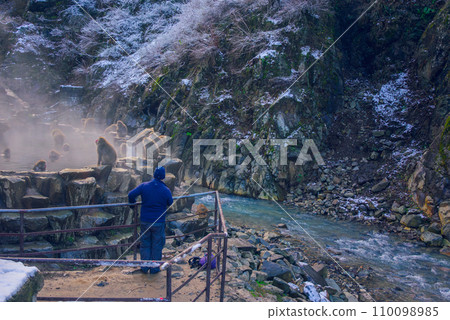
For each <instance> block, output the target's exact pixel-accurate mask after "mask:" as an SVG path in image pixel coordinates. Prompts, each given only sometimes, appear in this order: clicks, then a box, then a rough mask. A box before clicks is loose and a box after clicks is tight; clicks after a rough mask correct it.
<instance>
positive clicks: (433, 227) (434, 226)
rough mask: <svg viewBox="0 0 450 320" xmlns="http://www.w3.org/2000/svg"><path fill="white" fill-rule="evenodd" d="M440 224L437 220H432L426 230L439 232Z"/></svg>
mask: <svg viewBox="0 0 450 320" xmlns="http://www.w3.org/2000/svg"><path fill="white" fill-rule="evenodd" d="M441 229H442V228H441V224H440V223H439V222H433V223H432V224H431V225H430V226H429V227H428V231H430V232H432V233H437V234H441Z"/></svg>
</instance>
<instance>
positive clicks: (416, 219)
mask: <svg viewBox="0 0 450 320" xmlns="http://www.w3.org/2000/svg"><path fill="white" fill-rule="evenodd" d="M400 223H401V224H403V225H404V226H406V227H409V228H419V227H420V226H421V225H422V224H423V223H424V219H423V218H422V215H420V214H408V215H406V216H403V217H402V218H401V220H400Z"/></svg>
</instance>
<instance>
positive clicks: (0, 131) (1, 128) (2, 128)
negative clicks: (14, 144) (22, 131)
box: [0, 122, 10, 147]
mask: <svg viewBox="0 0 450 320" xmlns="http://www.w3.org/2000/svg"><path fill="white" fill-rule="evenodd" d="M9 129H10V127H9V126H8V125H7V124H6V123H2V122H0V147H7V146H8V144H7V143H6V139H5V136H4V134H5V132H6V131H8V130H9Z"/></svg>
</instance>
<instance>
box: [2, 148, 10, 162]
mask: <svg viewBox="0 0 450 320" xmlns="http://www.w3.org/2000/svg"><path fill="white" fill-rule="evenodd" d="M2 156H3V158H5V159H10V158H11V149H9V148H6V149H5V151H3V154H2Z"/></svg>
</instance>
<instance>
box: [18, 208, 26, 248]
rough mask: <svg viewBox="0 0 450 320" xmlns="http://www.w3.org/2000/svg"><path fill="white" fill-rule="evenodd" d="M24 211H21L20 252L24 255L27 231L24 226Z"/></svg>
mask: <svg viewBox="0 0 450 320" xmlns="http://www.w3.org/2000/svg"><path fill="white" fill-rule="evenodd" d="M24 220H25V219H24V211H20V239H19V241H20V249H19V250H20V251H19V252H20V254H21V255H22V254H23V253H24V233H25V228H24Z"/></svg>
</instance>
